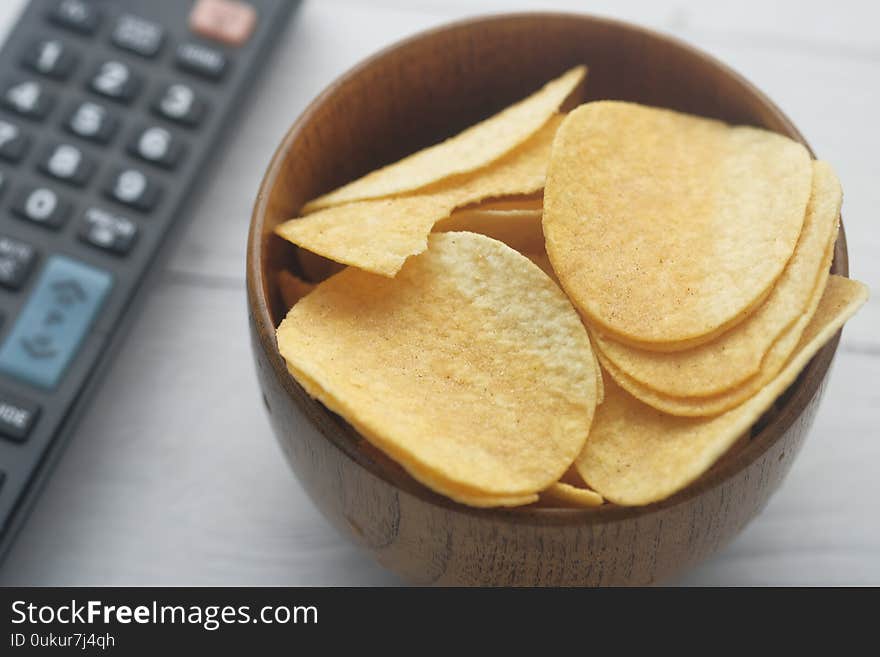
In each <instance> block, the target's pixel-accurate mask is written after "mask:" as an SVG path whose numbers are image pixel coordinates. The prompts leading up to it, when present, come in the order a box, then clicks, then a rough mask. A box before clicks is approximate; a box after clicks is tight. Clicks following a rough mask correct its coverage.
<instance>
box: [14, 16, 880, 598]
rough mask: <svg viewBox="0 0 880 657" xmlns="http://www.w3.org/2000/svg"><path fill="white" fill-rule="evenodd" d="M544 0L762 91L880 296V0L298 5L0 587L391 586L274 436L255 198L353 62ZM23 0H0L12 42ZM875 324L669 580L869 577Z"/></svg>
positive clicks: (854, 324) (875, 538) (873, 538)
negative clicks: (252, 221) (811, 166)
mask: <svg viewBox="0 0 880 657" xmlns="http://www.w3.org/2000/svg"><path fill="white" fill-rule="evenodd" d="M548 5H552V6H553V7H554V8H558V9H562V10H572V11H590V12H592V13H596V14H602V15H610V16H616V17H618V18H622V19H625V20H631V21H635V22H639V23H642V24H644V25H647V26H650V27H653V28H656V29H660V30H663V31H665V32H669V33H672V34H674V35H676V36H679V37H681V38H683V39H685V40H687V41H689V42H691V43H693V44H695V45H696V46H698V47H700V48H703V49H705V50H707V51H708V52H710V53H712V54H713V55H715V56H717V57H718V58H720V59H721V60H723V61H725V62H727V63H728V64H730V65H731V66H733V67H734V68H735V69H737V70H739V71H740V72H741V73H743V74H744V75H745V76H746V77H747V78H749V79H750V80H752V81H753V82H754V83H756V84H757V85H758V86H759V87H760V88H761V89H763V90H764V91H765V92H766V93H767V94H768V95H769V96H770V97H771V98H773V99H774V100H775V101H776V102H777V103H778V104H779V105H780V106H781V107H782V109H783V110H784V111H785V112H786V113H788V115H789V116H790V117H791V118H792V119H793V120H794V122H795V123H796V124H797V125H798V126H799V127H800V128H801V130H802V132H803V133H804V134H805V135H806V136H807V139H809V141H810V143H811V144H812V146H813V148H814V149H815V151H816V152H817V153H818V155H819V156H820V157H822V158H824V159H827V160H829V161H830V162H831V163H833V164H834V166H835V167H836V169H837V171H838V172H839V174H840V177H841V179H842V181H843V185H844V189H845V203H844V220H845V223H846V231H847V237H848V241H849V248H850V263H851V273H852V276H853V277H855V278H858V279H860V280H862V281H865V282H867V283H868V284H869V285H870V286H871V287H873V288H874V290H880V258H878V257H877V255H876V254H877V253H878V250H880V231H878V224H877V215H878V208H880V184H878V180H877V176H878V173H880V168H878V165H877V160H876V157H877V153H878V152H880V131H878V129H877V114H878V110H877V108H878V107H880V38H878V36H877V35H878V32H877V24H878V19H880V11H878V6H877V5H876V4H875V3H866V2H856V1H843V0H838V1H837V2H835V3H834V4H833V6H832V5H829V4H828V3H827V1H825V0H811V1H809V2H804V1H796V0H791V1H788V2H768V1H767V0H760V1H758V2H755V1H752V0H748V1H744V0H739V1H738V2H735V3H705V2H698V1H697V0H676V1H668V2H651V1H649V0H641V1H638V2H618V1H616V0H593V1H591V2H576V1H574V0H570V1H568V2H556V3H539V2H535V1H533V2H526V1H515V0H507V1H504V2H502V1H501V0H479V1H473V0H469V1H466V0H421V1H415V0H381V1H372V2H356V1H352V0H348V1H345V0H314V1H312V2H306V3H305V4H304V5H303V7H302V8H301V9H300V11H299V13H298V15H297V16H296V17H295V19H294V22H293V23H292V24H291V26H290V29H289V30H288V32H287V33H286V35H285V38H284V41H283V43H282V44H281V45H280V47H279V48H278V50H277V51H276V52H275V53H274V55H273V57H272V59H271V61H270V63H269V64H268V67H267V70H266V71H265V74H264V75H263V76H262V77H261V78H260V79H259V81H258V82H257V85H256V90H255V93H254V100H253V101H251V102H249V103H248V104H247V106H246V108H245V111H244V120H243V121H242V125H241V127H240V129H238V130H236V131H235V132H234V134H231V135H230V142H229V144H228V145H227V147H226V148H225V149H224V157H223V158H222V162H221V164H220V165H219V167H218V169H217V170H216V173H215V176H214V179H213V180H212V181H211V182H210V183H209V185H208V186H207V190H206V193H204V195H203V197H202V199H201V201H200V203H199V204H198V208H197V210H196V211H195V216H194V217H192V221H191V223H190V225H189V227H188V229H187V230H186V231H185V233H184V235H183V237H182V239H181V240H180V241H179V243H178V244H176V245H174V247H173V248H174V253H173V254H172V256H171V257H170V259H169V261H168V263H167V265H166V266H165V270H164V272H163V275H162V276H161V277H159V278H160V280H159V282H158V284H157V285H156V286H155V288H154V289H153V290H152V291H151V293H150V294H149V296H148V299H147V301H146V304H145V307H144V309H143V312H142V313H141V315H140V317H139V318H138V320H137V322H136V324H135V326H134V328H133V330H132V331H131V334H130V335H129V337H128V339H127V342H126V343H125V345H124V347H123V348H122V350H121V352H120V354H119V356H118V358H117V360H116V362H115V363H114V365H113V366H112V367H111V368H110V371H109V373H108V374H107V377H106V379H105V381H104V382H103V384H102V388H101V390H100V392H99V393H98V395H97V399H96V400H95V402H94V403H93V405H92V406H91V408H90V409H89V411H88V412H87V414H86V415H85V418H84V419H83V421H82V423H81V424H80V426H79V430H78V432H77V435H76V436H75V437H74V439H73V440H72V442H71V444H70V446H69V447H68V449H67V451H66V453H65V454H64V456H63V458H62V460H61V462H60V464H59V465H58V468H57V470H56V471H55V473H54V475H53V476H52V477H51V479H50V481H49V483H48V486H47V487H46V489H45V491H44V492H43V494H42V496H41V498H40V499H39V501H38V502H37V504H36V507H35V509H34V511H33V514H32V516H31V517H30V519H29V521H28V522H27V525H26V526H25V527H24V529H23V531H22V532H21V534H20V536H19V538H18V540H17V542H16V543H15V545H14V546H13V549H12V551H11V553H10V554H9V556H8V558H7V560H6V562H5V563H4V564H3V566H2V568H0V584H2V585H128V584H131V585H148V584H155V585H244V584H252V585H343V584H344V585H395V584H400V583H401V582H400V581H399V580H397V578H395V577H394V576H393V575H390V574H388V573H387V572H385V571H384V570H383V569H382V568H381V567H379V566H378V565H377V564H376V563H374V562H373V560H372V558H371V557H370V556H369V555H367V554H365V553H363V552H361V551H359V550H358V549H357V548H355V547H353V546H352V545H351V544H350V543H349V542H348V541H347V540H346V539H345V538H343V537H341V536H340V535H338V534H337V533H336V532H335V530H333V529H332V528H331V527H330V526H329V525H328V524H327V523H326V522H325V521H324V520H323V518H322V517H321V516H320V515H319V514H318V512H317V511H316V510H315V509H314V508H313V507H312V505H311V503H310V502H309V500H308V499H307V497H306V495H305V493H304V492H303V490H302V489H301V488H300V487H299V485H298V484H297V482H296V481H295V480H294V478H293V476H292V475H291V473H290V472H289V470H288V467H287V465H286V463H285V462H284V460H283V458H282V454H281V451H280V449H279V448H278V446H277V445H276V443H275V439H274V437H273V436H272V432H271V430H270V427H269V424H268V421H267V418H266V416H265V414H264V410H263V406H262V404H261V402H260V396H259V393H258V389H257V383H256V379H255V375H254V372H253V368H252V362H251V357H250V353H249V343H248V336H247V325H246V315H245V283H244V251H245V237H246V232H247V223H248V217H249V215H250V210H251V205H252V203H253V199H254V194H255V191H256V189H257V185H258V183H259V180H260V178H261V176H262V173H263V171H264V168H265V166H266V164H267V163H268V161H269V157H270V155H271V153H272V152H273V150H274V148H275V145H276V144H277V143H278V141H279V140H280V138H281V136H282V135H283V134H284V132H285V130H286V128H287V127H288V126H289V124H290V123H291V122H292V121H293V120H294V119H295V118H296V117H297V115H298V114H299V113H300V112H301V110H302V109H303V108H304V106H305V105H306V104H307V103H308V102H309V100H310V99H312V98H313V97H314V96H315V95H316V94H317V93H318V92H319V91H320V90H321V89H322V88H323V87H325V86H326V85H327V84H328V83H329V82H330V81H331V80H333V79H334V78H335V77H336V76H337V75H339V74H340V73H342V72H343V71H345V70H346V69H347V68H349V67H350V66H352V65H353V64H354V63H356V62H357V61H358V60H360V59H361V58H363V57H364V56H366V55H368V54H370V53H372V52H374V51H375V50H377V49H379V48H381V47H383V46H385V45H387V44H389V43H391V42H393V41H396V40H397V39H400V38H401V37H404V36H406V35H409V34H412V33H414V32H417V31H420V30H422V29H425V28H428V27H431V26H434V25H437V24H440V23H443V22H446V21H449V20H452V19H455V18H460V17H463V16H467V15H473V14H475V13H492V12H501V11H508V10H513V9H545V8H547V6H548ZM21 6H22V0H15V1H6V2H3V3H0V30H2V33H3V34H5V32H6V30H7V29H8V28H9V26H11V25H12V24H13V22H14V20H15V16H16V15H17V13H18V10H19V8H20V7H21ZM0 36H2V35H0ZM878 327H880V299H878V298H874V299H872V300H871V301H870V302H869V304H868V305H867V307H865V308H864V309H862V311H861V312H860V314H859V315H858V316H857V317H856V318H855V319H853V320H852V321H851V322H850V323H849V324H848V325H847V327H846V330H845V331H844V335H843V342H842V343H841V348H840V350H839V351H838V355H837V359H836V361H835V365H834V369H833V373H832V376H831V380H830V383H829V386H828V390H827V393H826V396H825V399H824V402H823V404H822V407H821V410H820V411H819V415H818V417H817V419H816V423H815V425H814V427H813V430H812V433H811V435H810V437H809V439H808V440H807V443H806V445H805V447H804V449H803V451H802V452H801V454H800V456H799V458H798V460H797V462H796V463H795V465H794V468H793V470H792V472H791V474H790V475H789V477H788V479H787V480H786V481H785V483H784V485H783V486H782V488H781V489H780V490H779V491H778V492H777V494H776V495H775V496H774V498H773V499H772V500H771V502H770V504H769V505H768V506H767V508H766V509H765V510H764V512H763V513H762V514H761V515H760V516H759V517H758V518H757V519H756V520H755V521H754V522H752V523H751V525H749V526H748V528H747V529H746V530H745V531H744V532H743V533H742V534H741V535H740V536H739V537H738V538H736V539H735V540H734V541H733V542H732V543H731V544H730V545H729V546H728V547H727V548H725V549H724V550H723V551H721V552H720V553H719V554H717V555H716V556H715V557H714V558H712V559H711V560H709V561H707V562H705V563H704V564H702V565H700V566H699V567H697V568H695V569H693V570H691V571H690V572H688V573H685V574H684V575H683V576H681V577H680V578H679V579H678V580H676V581H675V582H670V583H677V584H688V585H693V584H701V585H740V584H744V585H748V584H752V585H760V584H780V585H784V584H790V585H799V584H814V585H821V584H875V585H876V584H880V476H878V464H880V435H878V434H880V432H878V419H880V418H878V408H880V385H878V382H880V335H878Z"/></svg>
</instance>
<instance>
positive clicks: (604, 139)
mask: <svg viewBox="0 0 880 657" xmlns="http://www.w3.org/2000/svg"><path fill="white" fill-rule="evenodd" d="M811 179H812V167H811V164H810V156H809V154H808V153H807V150H806V149H805V148H804V147H803V146H802V145H800V144H798V143H796V142H794V141H792V140H790V139H787V138H785V137H782V136H781V135H777V134H774V133H772V132H768V131H765V130H759V129H756V128H751V127H745V126H737V127H732V126H729V125H726V124H724V123H721V122H719V121H712V120H709V119H703V118H699V117H696V116H690V115H686V114H680V113H678V112H673V111H670V110H664V109H657V108H651V107H643V106H639V105H635V104H631V103H624V102H619V101H600V102H594V103H588V104H586V105H582V106H581V107H579V108H578V109H576V110H574V111H573V112H571V113H570V114H569V115H568V116H567V117H566V119H565V120H564V121H563V123H562V125H561V126H560V128H559V131H558V133H557V135H556V140H555V142H554V144H553V154H552V158H551V161H550V166H549V169H548V173H547V185H546V188H545V190H544V236H545V238H546V240H547V254H548V255H549V256H550V261H551V262H552V263H553V269H554V270H555V271H556V274H557V276H558V277H559V280H560V282H561V284H562V286H563V287H564V288H565V290H566V291H567V292H568V294H569V297H571V299H572V301H573V302H574V304H575V305H576V306H577V307H578V308H579V309H580V310H581V311H582V312H583V313H584V314H585V316H586V317H587V319H588V321H589V322H590V323H591V324H595V325H596V326H597V327H598V328H600V329H601V330H602V331H604V332H606V333H608V334H609V335H610V336H611V337H614V338H615V339H617V340H618V341H620V342H625V343H627V344H630V345H633V346H637V347H642V348H646V349H652V350H657V351H677V350H680V349H685V348H690V347H693V346H696V345H698V344H701V343H703V342H707V341H709V340H711V339H712V338H713V337H715V336H717V335H719V334H720V333H721V332H723V331H724V330H725V329H728V328H730V327H731V326H733V325H735V324H736V323H737V322H739V321H741V320H742V319H744V318H745V317H746V316H748V314H749V313H750V312H751V311H752V310H753V309H754V308H755V307H756V306H757V305H758V304H759V303H760V302H761V301H762V300H763V299H764V298H765V297H766V295H767V294H768V293H769V291H770V288H771V287H772V285H773V283H774V282H775V281H776V279H777V278H778V277H779V275H780V274H781V273H782V270H783V268H784V267H785V264H786V263H787V262H788V259H789V258H790V257H791V254H792V252H793V251H794V247H795V244H796V242H797V240H798V236H799V235H800V232H801V227H802V225H803V221H804V214H805V211H806V206H807V201H808V199H809V196H810V187H811Z"/></svg>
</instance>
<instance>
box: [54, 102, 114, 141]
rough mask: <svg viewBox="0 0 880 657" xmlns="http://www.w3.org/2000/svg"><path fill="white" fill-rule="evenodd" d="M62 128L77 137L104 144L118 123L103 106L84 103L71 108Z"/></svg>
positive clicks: (111, 136) (109, 138)
mask: <svg viewBox="0 0 880 657" xmlns="http://www.w3.org/2000/svg"><path fill="white" fill-rule="evenodd" d="M64 126H65V127H66V128H67V131H68V132H70V133H72V134H74V135H76V136H78V137H82V138H83V139H88V140H90V141H94V142H97V143H99V144H106V143H107V142H109V141H110V140H111V139H112V138H113V135H114V134H116V129H117V128H118V126H119V122H118V121H117V119H116V118H115V117H114V116H113V115H112V114H110V111H109V110H108V109H107V108H106V107H104V106H103V105H99V104H98V103H92V102H90V101H86V102H83V103H79V104H78V105H76V106H75V107H74V108H73V111H72V112H71V113H70V114H69V115H68V117H67V121H65V123H64Z"/></svg>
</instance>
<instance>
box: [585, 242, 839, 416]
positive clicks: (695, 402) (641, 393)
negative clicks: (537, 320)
mask: <svg viewBox="0 0 880 657" xmlns="http://www.w3.org/2000/svg"><path fill="white" fill-rule="evenodd" d="M833 246H834V245H833V244H829V246H828V252H827V253H826V254H825V264H824V265H823V269H822V271H821V273H820V276H819V282H818V283H817V284H816V287H815V289H814V290H813V295H812V297H811V298H810V301H809V303H808V304H807V307H806V308H805V309H804V311H803V313H802V314H801V316H800V317H799V318H798V319H797V320H796V321H795V322H794V323H793V324H792V325H791V326H789V327H788V328H787V329H786V330H785V331H783V333H782V335H781V336H779V338H778V339H777V340H776V342H774V343H773V345H772V346H771V347H770V351H768V352H767V355H766V356H765V357H764V360H763V361H762V362H761V369H760V370H759V371H758V373H757V374H755V375H754V376H752V377H751V378H749V379H747V380H746V381H744V382H743V383H740V384H739V385H737V386H735V387H733V388H730V389H729V390H725V391H724V392H720V393H718V394H715V395H708V396H700V397H678V396H674V395H666V394H664V393H662V392H657V391H656V390H653V389H651V388H649V387H647V386H645V385H643V384H641V383H639V382H638V381H636V380H635V379H633V378H632V377H630V376H629V375H628V374H626V373H625V372H623V371H622V370H621V369H620V368H618V367H617V366H616V365H615V364H614V363H612V362H611V361H610V360H608V359H607V358H606V357H605V356H604V355H603V354H602V352H601V351H599V350H596V351H595V353H596V355H597V356H598V357H599V359H600V360H601V362H602V366H603V367H604V368H605V370H606V371H607V372H608V373H609V374H610V375H611V376H612V377H613V378H614V380H615V381H617V383H618V385H620V386H621V387H622V388H624V389H625V390H626V391H627V392H629V393H630V394H631V395H633V396H635V397H637V398H638V399H640V400H641V401H643V402H645V403H646V404H648V405H649V406H653V407H654V408H656V409H658V410H661V411H665V412H666V413H670V414H671V415H680V416H683V417H706V416H710V415H718V414H719V413H723V412H724V411H727V410H729V409H731V408H734V407H736V406H738V405H739V404H741V403H743V402H744V401H745V400H746V399H748V398H749V397H751V396H753V395H755V394H756V393H757V392H758V391H760V390H761V388H763V387H764V386H765V385H766V384H767V383H768V382H769V381H771V380H772V379H773V377H775V376H776V374H777V373H778V372H779V370H781V369H782V367H783V366H784V365H785V363H786V362H787V361H788V358H789V356H791V353H792V352H793V351H794V350H795V348H796V347H797V345H798V341H799V340H800V338H801V335H802V333H803V332H804V329H805V328H806V326H807V324H809V322H810V320H811V319H812V317H813V314H814V313H815V312H816V308H817V307H818V305H819V301H820V300H821V298H822V294H823V292H824V291H825V286H826V283H827V282H828V278H829V275H828V267H829V266H830V265H831V259H832V256H833V254H834V249H833Z"/></svg>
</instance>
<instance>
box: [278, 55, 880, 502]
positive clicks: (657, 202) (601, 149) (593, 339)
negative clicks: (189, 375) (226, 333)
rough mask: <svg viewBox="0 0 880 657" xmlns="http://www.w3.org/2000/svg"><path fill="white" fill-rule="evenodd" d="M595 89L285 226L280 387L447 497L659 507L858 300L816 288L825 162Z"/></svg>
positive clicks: (314, 205)
mask: <svg viewBox="0 0 880 657" xmlns="http://www.w3.org/2000/svg"><path fill="white" fill-rule="evenodd" d="M585 78H586V68H585V67H577V68H575V69H572V70H571V71H568V72H567V73H565V74H564V75H562V76H561V77H559V78H557V79H555V80H553V81H551V82H549V83H548V84H547V85H545V86H544V87H543V88H542V89H540V90H538V91H537V92H536V93H534V94H533V95H531V96H529V97H528V98H526V99H524V100H522V101H520V102H519V103H516V104H515V105H513V106H511V107H509V108H507V109H505V110H504V111H502V112H500V113H499V114H497V115H495V116H492V117H490V118H488V119H486V120H485V121H483V122H481V123H479V124H477V125H475V126H472V127H471V128H468V129H467V130H465V131H464V132H462V133H460V134H459V135H457V136H455V137H453V138H451V139H448V140H446V141H444V142H442V143H440V144H437V145H435V146H432V147H430V148H427V149H425V150H422V151H419V152H418V153H415V154H413V155H410V156H409V157H406V158H404V159H403V160H401V161H399V162H397V163H395V164H392V165H389V166H387V167H384V168H382V169H379V170H378V171H374V172H372V173H370V174H368V175H366V176H364V177H363V178H360V179H358V180H356V181H354V182H352V183H349V184H347V185H345V186H343V187H341V188H339V189H337V190H335V191H332V192H330V193H329V194H326V195H324V196H321V197H319V198H316V199H314V200H312V201H310V202H309V203H307V204H306V206H305V207H304V208H303V212H304V215H303V216H302V217H298V218H295V219H291V220H290V221H287V222H285V223H283V224H281V225H280V226H278V227H277V229H276V233H277V234H278V235H279V236H280V237H282V238H284V239H286V240H289V241H290V242H293V243H294V244H296V245H298V246H299V247H301V248H300V250H299V251H298V258H299V262H298V265H297V267H296V269H297V271H298V272H299V273H300V274H301V275H302V278H301V277H300V276H297V275H294V274H293V273H291V272H289V271H281V272H279V279H278V281H277V282H278V286H279V289H280V291H281V296H282V298H283V300H284V302H285V303H286V305H287V306H288V307H289V308H290V310H289V312H288V314H287V317H286V318H285V319H284V320H283V321H282V323H281V325H280V326H279V327H278V331H277V338H278V349H279V351H280V353H281V355H282V356H283V357H284V359H285V361H286V362H287V366H288V370H289V371H290V373H291V374H292V375H293V376H294V377H295V378H296V380H297V381H298V382H299V383H300V385H302V387H303V388H304V389H305V390H306V391H307V392H308V393H309V394H310V395H311V396H313V397H314V398H316V399H318V400H319V401H321V402H322V403H323V404H324V405H325V406H326V407H327V408H329V409H330V410H332V411H334V412H335V413H338V414H339V415H341V416H342V417H343V418H345V420H346V421H347V422H348V423H350V424H351V425H352V426H353V427H354V428H355V429H356V430H357V431H358V432H359V433H360V434H361V435H362V436H363V437H364V438H365V439H366V440H367V441H368V442H369V443H370V444H371V445H372V446H374V447H375V448H378V450H380V451H381V452H382V453H384V454H385V455H386V456H387V457H390V458H391V459H393V460H394V461H395V462H396V463H398V464H399V465H400V466H402V467H403V468H404V469H405V470H406V471H407V472H408V473H409V474H410V475H412V476H413V477H414V478H415V479H417V480H418V481H420V482H421V483H423V484H424V485H425V486H427V487H429V488H431V489H432V490H434V491H436V492H438V493H440V494H442V495H445V496H447V497H449V498H451V499H453V500H455V501H457V502H459V503H462V504H467V505H470V506H476V507H497V506H521V505H526V504H533V503H539V504H542V505H545V506H546V505H549V506H567V507H571V506H574V507H596V506H599V505H602V504H603V503H606V502H611V503H615V504H620V505H644V504H649V503H652V502H656V501H658V500H662V499H664V498H666V497H668V496H670V495H672V494H673V493H675V492H677V491H679V490H681V489H682V488H684V487H685V486H687V485H688V484H690V483H691V482H692V481H694V480H695V479H696V478H698V477H699V476H700V475H702V474H703V473H705V472H706V471H707V470H708V469H709V468H710V467H711V466H712V465H713V464H714V463H715V462H716V461H717V460H718V459H719V458H720V457H721V456H722V455H724V454H725V453H726V452H727V451H728V450H729V449H730V448H731V447H732V446H733V445H734V444H735V443H736V442H737V441H738V439H739V438H740V437H741V436H743V435H746V434H747V433H748V432H749V430H750V428H751V426H752V425H753V424H754V423H755V422H756V420H757V419H758V418H759V417H760V416H761V415H762V414H764V413H765V412H766V411H767V410H768V409H769V408H770V407H771V406H772V405H773V403H774V401H775V400H776V399H777V397H779V395H781V394H782V393H783V392H784V391H785V389H786V388H787V387H788V386H789V385H790V384H791V383H792V382H793V381H794V380H795V378H796V377H797V376H798V374H799V373H800V371H801V370H802V369H803V368H804V367H805V366H806V364H807V363H808V362H809V360H810V358H811V357H812V356H813V355H814V354H815V353H816V352H817V351H818V350H819V349H820V348H821V347H822V345H824V344H825V343H826V342H827V341H828V340H829V339H830V338H831V337H833V335H834V334H835V333H836V332H837V331H838V330H839V329H840V327H841V326H842V325H843V323H844V322H845V321H846V320H847V319H848V318H849V317H851V316H852V315H853V313H855V311H856V310H857V309H858V308H859V306H860V305H861V304H863V303H864V301H865V300H866V298H867V289H866V288H865V286H864V285H862V284H861V283H858V282H855V281H852V280H849V279H847V278H842V277H838V276H830V275H829V267H830V264H831V260H832V256H833V250H834V244H835V240H836V236H837V227H838V218H839V215H840V204H841V188H840V183H839V182H838V180H837V178H836V176H835V174H834V172H833V170H832V169H831V167H830V166H828V164H826V163H825V162H821V161H813V160H811V158H810V156H809V153H808V152H807V151H806V149H805V148H804V147H803V146H802V145H800V144H798V143H796V142H794V141H792V140H790V139H787V138H785V137H782V136H780V135H777V134H775V133H772V132H768V131H765V130H760V129H757V128H751V127H744V126H730V125H727V124H724V123H721V122H718V121H713V120H709V119H705V118H701V117H696V116H690V115H686V114H681V113H677V112H673V111H670V110H666V109H659V108H653V107H645V106H641V105H636V104H632V103H624V102H618V101H597V102H590V103H586V104H580V105H579V106H578V103H579V102H581V100H582V97H583V96H582V94H583V87H584V81H585ZM566 107H575V109H573V110H572V111H570V112H568V113H565V112H564V111H563V110H564V108H566ZM303 278H305V279H307V280H308V281H309V282H306V280H303Z"/></svg>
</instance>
